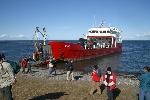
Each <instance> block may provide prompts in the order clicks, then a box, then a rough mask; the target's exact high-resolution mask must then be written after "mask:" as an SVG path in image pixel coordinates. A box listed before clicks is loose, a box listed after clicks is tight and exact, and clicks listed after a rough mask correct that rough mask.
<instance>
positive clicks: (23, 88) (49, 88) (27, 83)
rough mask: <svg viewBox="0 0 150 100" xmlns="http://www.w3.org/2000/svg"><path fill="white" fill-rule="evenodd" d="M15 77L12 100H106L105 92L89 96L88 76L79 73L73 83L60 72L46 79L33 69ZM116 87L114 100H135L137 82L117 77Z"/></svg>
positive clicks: (45, 74)
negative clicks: (116, 94) (116, 91)
mask: <svg viewBox="0 0 150 100" xmlns="http://www.w3.org/2000/svg"><path fill="white" fill-rule="evenodd" d="M16 77H17V83H16V84H15V85H13V88H12V92H13V97H14V100H107V96H106V90H104V91H103V93H102V94H101V95H99V94H98V93H95V94H93V95H90V94H89V91H90V89H91V83H90V76H89V75H82V73H79V72H75V78H76V79H78V80H74V81H67V80H66V74H65V73H63V72H62V71H57V76H54V77H50V78H48V77H47V70H45V69H34V73H33V74H22V73H19V74H18V75H17V76H16ZM79 77H80V79H79ZM117 87H118V88H119V89H120V91H121V92H120V94H119V96H118V97H117V99H116V100H137V94H138V81H137V80H131V79H129V78H123V77H119V78H118V82H117ZM0 100H1V99H0Z"/></svg>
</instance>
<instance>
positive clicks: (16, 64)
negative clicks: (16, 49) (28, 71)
mask: <svg viewBox="0 0 150 100" xmlns="http://www.w3.org/2000/svg"><path fill="white" fill-rule="evenodd" d="M7 62H8V63H9V64H10V65H11V66H12V68H13V72H14V74H17V73H18V72H19V71H20V69H21V67H20V66H19V64H18V63H17V62H14V61H10V60H8V61H7Z"/></svg>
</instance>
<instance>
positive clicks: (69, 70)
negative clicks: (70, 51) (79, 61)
mask: <svg viewBox="0 0 150 100" xmlns="http://www.w3.org/2000/svg"><path fill="white" fill-rule="evenodd" d="M65 68H66V70H67V80H70V79H69V77H70V75H71V79H72V80H74V76H73V70H74V68H73V60H69V61H67V62H66V63H65Z"/></svg>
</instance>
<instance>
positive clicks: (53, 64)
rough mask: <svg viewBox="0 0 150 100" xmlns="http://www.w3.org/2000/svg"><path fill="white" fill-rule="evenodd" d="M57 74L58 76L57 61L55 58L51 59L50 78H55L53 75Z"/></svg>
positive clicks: (49, 65)
mask: <svg viewBox="0 0 150 100" xmlns="http://www.w3.org/2000/svg"><path fill="white" fill-rule="evenodd" d="M53 72H55V74H54V75H56V60H55V58H52V59H50V61H49V64H48V77H51V76H53V75H52V73H53Z"/></svg>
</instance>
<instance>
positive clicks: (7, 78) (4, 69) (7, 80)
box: [0, 54, 16, 100]
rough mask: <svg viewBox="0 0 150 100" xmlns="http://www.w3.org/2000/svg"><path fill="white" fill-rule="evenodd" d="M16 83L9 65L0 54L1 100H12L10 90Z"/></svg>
mask: <svg viewBox="0 0 150 100" xmlns="http://www.w3.org/2000/svg"><path fill="white" fill-rule="evenodd" d="M15 82H16V80H15V75H14V73H13V69H12V67H11V65H10V64H9V63H8V62H6V61H5V60H4V58H3V56H2V54H0V93H1V94H2V98H5V99H6V100H13V97H12V92H11V88H12V85H13V84H14V83H15Z"/></svg>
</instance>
